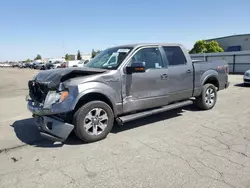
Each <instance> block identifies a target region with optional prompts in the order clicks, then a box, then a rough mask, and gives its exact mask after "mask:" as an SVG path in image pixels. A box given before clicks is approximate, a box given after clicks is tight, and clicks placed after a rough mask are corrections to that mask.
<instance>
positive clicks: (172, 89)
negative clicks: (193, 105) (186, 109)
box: [163, 46, 193, 102]
mask: <svg viewBox="0 0 250 188" xmlns="http://www.w3.org/2000/svg"><path fill="white" fill-rule="evenodd" d="M163 49H164V52H165V54H166V57H167V61H168V69H169V102H173V101H178V100H185V99H188V98H190V97H191V96H192V93H193V65H192V63H187V59H186V57H185V55H184V53H183V51H182V49H181V48H180V47H179V46H163Z"/></svg>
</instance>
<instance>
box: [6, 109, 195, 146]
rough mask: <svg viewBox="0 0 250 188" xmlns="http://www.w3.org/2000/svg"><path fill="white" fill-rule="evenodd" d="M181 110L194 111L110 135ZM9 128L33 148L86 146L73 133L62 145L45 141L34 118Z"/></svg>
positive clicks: (126, 125) (128, 124)
mask: <svg viewBox="0 0 250 188" xmlns="http://www.w3.org/2000/svg"><path fill="white" fill-rule="evenodd" d="M183 110H187V111H194V110H196V109H195V108H194V107H186V108H182V109H176V110H172V111H168V112H163V113H160V114H156V115H151V116H148V117H145V118H142V119H138V120H135V121H132V122H129V123H126V124H124V125H123V126H118V125H116V124H115V126H114V127H113V129H112V130H111V133H110V134H119V132H123V131H129V130H131V129H135V128H138V127H141V126H146V125H150V124H151V123H156V122H160V121H164V120H167V119H171V118H175V117H178V116H182V114H183V112H185V111H183ZM10 126H11V127H13V128H14V131H15V134H16V136H17V138H18V139H19V140H20V141H22V142H23V143H26V144H28V145H31V146H35V147H42V148H51V147H52V148H58V147H62V146H63V145H80V144H81V145H82V144H86V143H84V142H82V141H81V140H80V139H78V138H77V137H76V136H75V134H74V133H73V132H72V133H71V134H70V135H69V137H68V139H67V140H66V141H65V142H63V143H56V142H53V141H50V140H46V139H44V138H42V137H41V136H40V134H39V131H38V128H37V127H36V125H35V121H34V118H28V119H23V120H17V121H15V122H14V123H13V124H12V125H10Z"/></svg>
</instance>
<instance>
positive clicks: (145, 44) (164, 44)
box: [114, 43, 183, 48]
mask: <svg viewBox="0 0 250 188" xmlns="http://www.w3.org/2000/svg"><path fill="white" fill-rule="evenodd" d="M155 45H159V46H183V45H182V44H179V43H134V44H124V45H117V46H114V47H121V48H122V47H131V48H135V47H140V46H155Z"/></svg>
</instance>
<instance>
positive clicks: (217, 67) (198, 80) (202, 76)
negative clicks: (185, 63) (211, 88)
mask: <svg viewBox="0 0 250 188" xmlns="http://www.w3.org/2000/svg"><path fill="white" fill-rule="evenodd" d="M192 64H193V71H194V80H193V81H194V90H195V89H196V88H201V85H202V84H203V82H205V81H206V77H207V76H211V75H212V76H213V77H214V78H216V79H217V80H218V82H219V83H218V84H219V88H218V90H220V89H224V86H225V84H226V83H227V82H228V77H227V74H225V73H226V72H228V70H227V69H228V64H227V62H226V61H224V60H215V61H202V60H192ZM194 95H195V92H194Z"/></svg>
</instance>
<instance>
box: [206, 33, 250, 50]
mask: <svg viewBox="0 0 250 188" xmlns="http://www.w3.org/2000/svg"><path fill="white" fill-rule="evenodd" d="M212 40H214V41H217V42H218V43H219V45H220V46H221V47H222V48H223V49H224V51H225V52H232V51H246V50H250V34H242V35H231V36H226V37H219V38H214V39H208V40H206V41H207V42H209V41H212Z"/></svg>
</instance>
